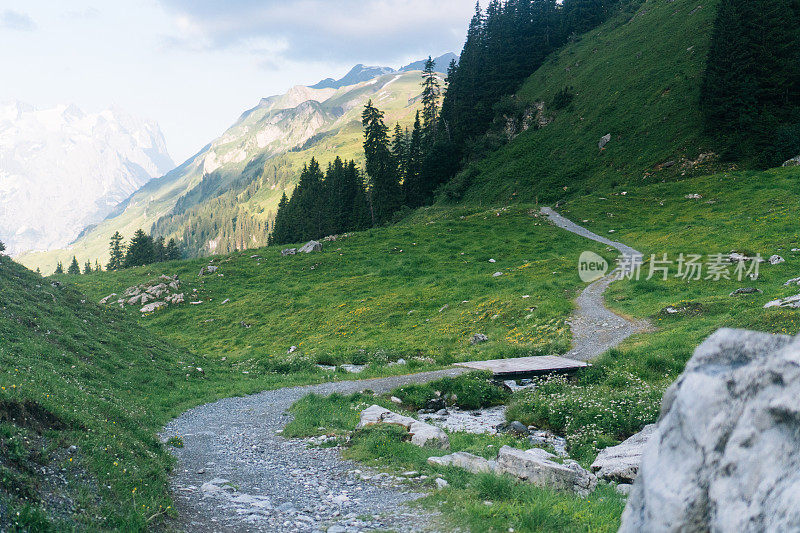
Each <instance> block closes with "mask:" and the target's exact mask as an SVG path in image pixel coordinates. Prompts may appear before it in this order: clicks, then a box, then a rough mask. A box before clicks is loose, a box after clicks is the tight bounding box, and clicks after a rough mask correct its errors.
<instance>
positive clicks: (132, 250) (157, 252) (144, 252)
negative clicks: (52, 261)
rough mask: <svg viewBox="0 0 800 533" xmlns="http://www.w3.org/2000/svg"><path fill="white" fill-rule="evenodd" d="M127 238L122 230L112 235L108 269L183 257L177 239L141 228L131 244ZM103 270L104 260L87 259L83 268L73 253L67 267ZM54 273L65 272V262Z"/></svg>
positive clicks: (74, 270) (77, 271)
mask: <svg viewBox="0 0 800 533" xmlns="http://www.w3.org/2000/svg"><path fill="white" fill-rule="evenodd" d="M124 240H125V239H124V237H123V236H122V235H121V234H120V232H119V231H115V232H114V235H112V236H111V240H110V242H109V245H108V250H109V256H110V258H109V260H108V263H107V264H106V270H122V269H123V268H130V267H135V266H142V265H149V264H152V263H161V262H163V261H173V260H175V259H181V257H182V255H183V254H181V250H180V248H179V247H178V243H177V242H175V239H170V240H169V241H166V242H165V239H164V237H156V238H153V237H151V236H150V235H148V234H147V233H145V232H144V230H141V229H139V230H136V232H135V233H134V234H133V237H132V238H131V241H130V242H129V243H128V244H125V243H124V242H123V241H124ZM102 270H103V268H102V267H101V265H100V262H99V261H98V260H95V262H94V266H92V263H91V261H86V263H85V264H84V265H83V271H81V267H80V264H79V263H78V258H77V257H75V256H72V262H71V263H70V264H69V266H68V267H67V270H66V273H67V274H81V273H83V274H91V273H92V272H101V271H102ZM54 274H64V265H63V264H62V263H61V261H59V262H58V263H57V264H56V270H55V272H54Z"/></svg>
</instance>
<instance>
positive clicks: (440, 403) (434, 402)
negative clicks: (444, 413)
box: [425, 398, 447, 411]
mask: <svg viewBox="0 0 800 533" xmlns="http://www.w3.org/2000/svg"><path fill="white" fill-rule="evenodd" d="M446 407H447V403H446V402H445V401H444V398H431V399H430V400H428V401H427V402H425V409H427V410H429V411H439V410H441V409H445V408H446Z"/></svg>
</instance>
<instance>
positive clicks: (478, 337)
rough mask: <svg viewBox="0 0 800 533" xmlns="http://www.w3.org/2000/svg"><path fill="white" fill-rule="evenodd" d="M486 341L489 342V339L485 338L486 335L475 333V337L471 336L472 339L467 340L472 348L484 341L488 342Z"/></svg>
mask: <svg viewBox="0 0 800 533" xmlns="http://www.w3.org/2000/svg"><path fill="white" fill-rule="evenodd" d="M488 340H489V337H487V336H486V335H484V334H483V333H476V334H475V335H473V336H472V338H471V339H470V340H469V343H470V344H472V345H473V346H474V345H476V344H480V343H482V342H486V341H488Z"/></svg>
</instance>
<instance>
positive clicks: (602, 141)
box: [597, 133, 611, 150]
mask: <svg viewBox="0 0 800 533" xmlns="http://www.w3.org/2000/svg"><path fill="white" fill-rule="evenodd" d="M610 141H611V134H610V133H607V134H605V135H603V136H602V137H600V142H598V143H597V147H598V148H599V149H601V150H602V149H603V148H605V147H606V145H607V144H608V143H609V142H610Z"/></svg>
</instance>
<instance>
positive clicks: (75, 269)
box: [67, 255, 81, 275]
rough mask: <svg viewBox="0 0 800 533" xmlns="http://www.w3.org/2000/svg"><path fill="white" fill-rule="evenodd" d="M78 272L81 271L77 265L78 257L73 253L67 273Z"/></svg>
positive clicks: (73, 273) (74, 273)
mask: <svg viewBox="0 0 800 533" xmlns="http://www.w3.org/2000/svg"><path fill="white" fill-rule="evenodd" d="M80 273H81V267H80V265H78V259H77V258H76V257H75V256H74V255H73V256H72V263H70V264H69V268H68V269H67V274H72V275H76V274H80Z"/></svg>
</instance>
